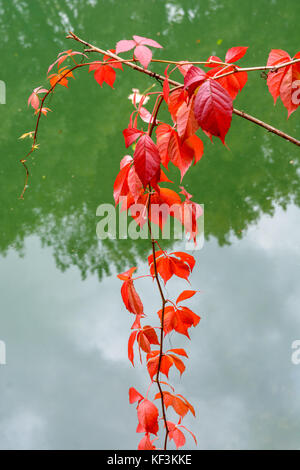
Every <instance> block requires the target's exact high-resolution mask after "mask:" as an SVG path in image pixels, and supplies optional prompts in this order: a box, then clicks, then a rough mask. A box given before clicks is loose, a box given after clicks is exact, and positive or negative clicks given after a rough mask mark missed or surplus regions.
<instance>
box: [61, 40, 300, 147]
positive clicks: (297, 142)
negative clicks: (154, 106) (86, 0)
mask: <svg viewBox="0 0 300 470" xmlns="http://www.w3.org/2000/svg"><path fill="white" fill-rule="evenodd" d="M66 38H67V39H74V40H75V41H78V42H79V43H81V44H83V45H84V46H85V47H86V49H85V52H98V53H100V54H102V55H108V56H110V57H112V58H113V59H116V61H118V62H122V63H123V64H124V65H127V66H128V67H131V68H132V69H134V70H137V71H138V72H142V73H144V74H146V75H148V76H150V77H152V78H155V79H157V80H160V81H164V80H165V77H164V76H163V75H160V74H158V73H156V72H152V71H151V70H148V69H144V68H143V67H141V66H139V65H137V64H136V63H135V60H133V59H129V60H124V59H122V58H121V57H120V56H118V55H117V54H114V53H113V52H111V51H109V50H104V49H101V48H99V47H96V46H94V45H92V44H90V43H89V42H87V41H85V40H83V39H81V38H79V37H78V36H76V34H74V33H73V32H72V31H70V33H69V35H68V36H67V37H66ZM299 61H300V59H294V60H292V61H289V62H286V63H284V64H279V65H277V66H261V67H248V68H239V67H236V66H235V65H233V64H228V63H226V62H215V61H211V63H217V64H219V65H224V66H230V67H234V70H231V71H228V72H226V73H224V74H222V75H220V76H218V77H217V78H221V77H224V76H227V75H231V74H233V73H238V72H246V71H249V72H251V71H258V70H269V71H272V72H275V71H276V70H278V69H280V68H282V67H286V66H288V65H291V64H293V63H296V62H299ZM152 62H163V63H172V64H178V65H179V64H183V63H186V64H207V61H200V62H199V61H198V62H188V61H186V62H176V61H165V60H155V59H152ZM168 81H169V83H170V84H171V85H174V87H176V88H179V87H183V84H182V83H180V82H177V81H175V80H172V79H170V78H169V80H168ZM233 113H234V114H235V115H236V116H239V117H241V118H243V119H246V120H247V121H250V122H253V123H254V124H256V125H258V126H260V127H263V128H264V129H266V130H267V131H268V132H271V133H273V134H275V135H277V136H279V137H282V138H283V139H285V140H287V141H289V142H291V143H292V144H294V145H297V146H298V147H300V140H298V139H295V138H294V137H292V136H290V135H288V134H286V133H285V132H283V131H281V130H279V129H277V128H276V127H273V126H271V125H270V124H267V123H266V122H264V121H262V120H260V119H258V118H256V117H254V116H251V115H250V114H248V113H245V112H244V111H240V110H239V109H236V108H233Z"/></svg>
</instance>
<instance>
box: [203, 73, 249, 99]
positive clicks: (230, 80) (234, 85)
mask: <svg viewBox="0 0 300 470" xmlns="http://www.w3.org/2000/svg"><path fill="white" fill-rule="evenodd" d="M233 70H235V69H234V68H233V67H223V66H221V67H215V68H212V69H211V70H209V71H208V72H207V76H208V77H214V78H215V80H216V81H217V82H218V83H220V85H222V87H223V88H225V90H227V91H228V93H229V95H230V96H231V98H232V99H233V100H234V99H235V98H236V96H237V94H238V93H239V92H240V91H241V90H242V89H243V88H244V86H245V85H246V83H247V80H248V75H247V73H246V72H235V73H233V74H231V75H226V76H225V77H221V78H218V76H219V75H222V74H223V73H227V72H231V71H233Z"/></svg>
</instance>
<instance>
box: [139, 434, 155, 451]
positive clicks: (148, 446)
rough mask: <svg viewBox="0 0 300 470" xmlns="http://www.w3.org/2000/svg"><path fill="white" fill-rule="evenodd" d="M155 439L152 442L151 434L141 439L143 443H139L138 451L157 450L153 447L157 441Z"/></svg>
mask: <svg viewBox="0 0 300 470" xmlns="http://www.w3.org/2000/svg"><path fill="white" fill-rule="evenodd" d="M155 439H157V438H155ZM155 439H153V440H152V441H151V440H150V437H149V434H145V436H144V437H143V439H141V441H140V442H139V445H138V450H153V449H156V447H155V445H153V442H154V441H155Z"/></svg>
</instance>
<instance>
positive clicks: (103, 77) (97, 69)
mask: <svg viewBox="0 0 300 470" xmlns="http://www.w3.org/2000/svg"><path fill="white" fill-rule="evenodd" d="M110 52H113V53H114V52H115V50H114V49H110ZM114 69H120V70H123V67H122V64H120V63H119V62H117V61H116V60H115V59H113V58H111V57H110V56H109V55H105V56H103V61H101V62H100V61H97V62H93V63H92V64H91V65H90V66H89V72H92V71H94V78H95V80H96V82H97V83H99V85H100V86H101V87H102V85H103V82H105V83H107V85H109V86H110V87H111V88H113V87H114V83H115V80H116V71H115V70H114Z"/></svg>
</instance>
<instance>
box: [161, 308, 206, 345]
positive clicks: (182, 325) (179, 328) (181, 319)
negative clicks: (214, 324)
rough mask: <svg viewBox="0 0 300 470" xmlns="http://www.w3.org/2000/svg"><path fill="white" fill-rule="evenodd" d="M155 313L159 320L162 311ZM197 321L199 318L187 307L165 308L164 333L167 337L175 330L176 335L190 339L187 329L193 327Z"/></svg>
mask: <svg viewBox="0 0 300 470" xmlns="http://www.w3.org/2000/svg"><path fill="white" fill-rule="evenodd" d="M157 313H158V316H159V318H160V319H161V317H162V310H159V312H157ZM199 321H200V317H199V316H198V315H196V314H195V313H194V312H192V311H191V310H190V309H189V308H187V307H179V308H175V307H174V306H167V307H166V308H165V314H164V325H163V329H164V333H165V335H167V334H168V333H170V332H171V331H172V330H175V331H176V332H177V333H179V334H181V335H185V336H187V338H190V336H189V333H188V329H189V328H191V326H194V327H195V326H196V325H197V324H198V323H199Z"/></svg>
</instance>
